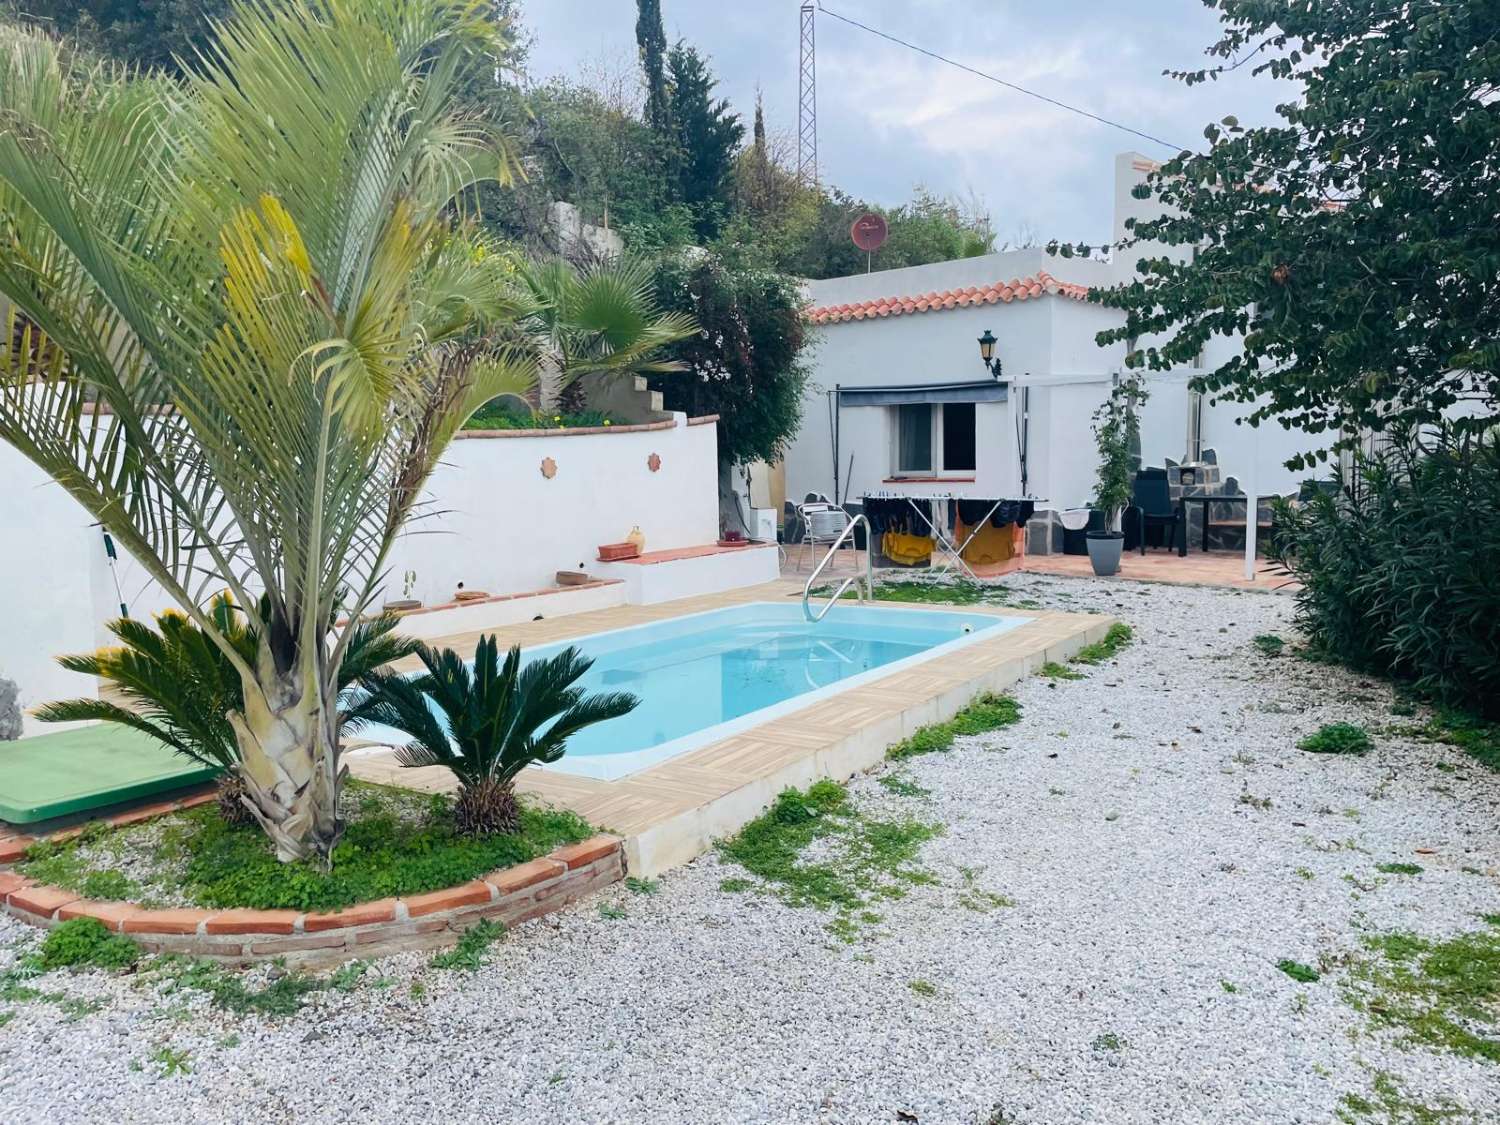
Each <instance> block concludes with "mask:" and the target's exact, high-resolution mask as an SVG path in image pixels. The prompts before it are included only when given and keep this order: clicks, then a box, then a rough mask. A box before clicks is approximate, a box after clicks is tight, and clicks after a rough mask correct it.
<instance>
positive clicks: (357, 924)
mask: <svg viewBox="0 0 1500 1125" xmlns="http://www.w3.org/2000/svg"><path fill="white" fill-rule="evenodd" d="M624 876H625V850H624V841H622V840H621V839H620V838H619V837H617V836H608V835H599V836H594V837H592V838H590V839H588V840H584V841H583V842H582V843H578V844H569V845H567V846H565V847H561V848H557V849H556V850H554V851H552V852H551V853H549V854H548V855H545V856H542V857H541V858H539V859H533V860H530V861H529V862H527V863H522V864H518V865H517V866H515V867H508V868H505V869H503V870H500V871H493V872H491V873H490V874H488V875H485V876H483V877H481V878H479V879H473V880H471V881H469V882H467V883H463V884H461V885H460V886H457V887H448V888H447V889H445V890H440V891H430V892H428V893H426V894H419V895H407V896H405V897H402V898H385V899H380V900H379V901H377V902H362V903H359V904H357V905H355V906H350V907H347V908H346V909H344V910H339V911H334V912H331V913H315V912H303V911H297V910H247V909H230V910H203V909H198V908H192V909H179V910H147V909H145V908H144V907H141V906H137V905H136V904H135V903H129V902H94V901H91V900H89V899H85V898H81V897H80V896H78V895H76V894H74V893H73V892H72V891H65V890H62V889H61V888H60V887H52V886H47V885H45V884H41V883H34V882H32V881H31V880H30V879H27V878H25V877H24V876H21V875H17V874H15V873H14V872H9V871H5V872H0V902H3V904H4V910H5V912H6V913H7V914H9V915H11V916H12V917H14V918H19V919H20V920H22V921H24V922H29V923H31V924H32V925H34V926H41V927H51V926H54V925H56V924H57V923H59V922H66V921H68V920H69V919H71V918H95V919H97V920H98V921H100V922H102V923H104V925H105V926H106V927H107V928H108V929H109V930H110V931H112V932H114V933H122V934H126V935H128V936H129V937H131V938H133V939H134V940H135V941H136V942H137V943H138V944H139V945H140V946H141V948H142V949H144V950H145V951H146V952H148V953H184V954H188V955H190V956H193V957H209V958H213V959H214V960H217V961H224V962H228V963H232V964H246V963H250V962H254V961H258V960H266V959H270V958H275V957H285V958H287V959H289V960H297V959H312V958H316V959H319V960H348V959H350V958H353V957H356V956H358V957H370V956H379V955H381V954H384V953H394V952H397V951H398V950H401V949H407V948H411V947H412V945H414V944H429V945H431V944H440V943H442V941H443V937H442V934H443V932H444V931H447V932H448V933H451V934H454V935H456V934H458V933H460V932H462V931H463V930H466V929H468V928H469V927H470V926H472V925H473V924H474V923H476V922H478V921H479V920H480V919H482V918H490V919H493V920H495V921H498V922H503V923H504V924H505V925H507V926H510V925H515V924H516V923H518V922H523V921H525V920H526V919H528V918H536V917H539V916H540V915H543V914H548V913H550V912H552V911H554V910H556V909H558V908H559V907H562V906H565V905H567V904H568V903H570V902H573V901H575V900H577V899H579V898H582V897H583V896H584V895H587V894H590V893H592V892H594V891H596V890H599V889H600V888H602V887H607V886H609V885H610V884H611V883H616V882H618V881H619V880H620V879H622V878H624Z"/></svg>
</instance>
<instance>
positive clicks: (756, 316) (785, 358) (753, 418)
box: [652, 253, 807, 464]
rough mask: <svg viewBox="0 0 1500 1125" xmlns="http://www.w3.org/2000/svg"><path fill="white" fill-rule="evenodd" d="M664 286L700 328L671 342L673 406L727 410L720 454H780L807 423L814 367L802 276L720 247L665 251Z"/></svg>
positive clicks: (660, 280) (693, 411)
mask: <svg viewBox="0 0 1500 1125" xmlns="http://www.w3.org/2000/svg"><path fill="white" fill-rule="evenodd" d="M656 291H657V294H658V296H659V297H660V299H661V301H662V303H663V304H664V305H665V306H666V307H667V308H669V309H674V310H677V311H679V312H681V313H684V314H690V315H691V316H692V317H693V318H694V319H695V320H696V321H697V323H698V325H699V331H698V332H697V333H696V334H695V335H693V336H691V337H689V338H688V339H685V340H682V341H681V342H679V343H677V344H674V345H672V347H670V348H668V349H667V354H668V355H670V356H671V357H672V358H673V359H674V360H676V361H677V362H678V363H679V364H681V365H682V368H683V370H682V372H681V373H680V374H677V375H672V376H669V377H666V378H659V379H653V380H652V385H653V387H654V388H655V389H657V390H659V391H661V392H662V394H663V397H664V400H665V403H666V406H667V408H668V409H670V410H682V411H686V412H687V413H688V414H690V415H704V414H717V415H718V416H719V424H718V429H719V460H720V461H721V462H723V463H725V464H736V463H741V462H746V461H756V460H764V461H776V460H779V459H780V458H781V455H782V453H783V452H784V450H785V447H786V443H787V442H788V441H790V440H791V439H792V438H793V437H794V436H796V433H797V427H798V424H799V423H800V421H801V417H802V392H803V389H804V388H805V387H806V385H807V368H806V365H805V363H804V361H803V359H802V356H801V352H802V348H803V344H804V343H805V341H806V325H805V324H804V322H803V320H802V295H801V292H800V291H799V289H798V286H797V283H796V281H795V280H793V279H792V278H789V277H786V276H785V275H782V274H778V273H775V272H772V271H770V270H765V269H753V268H743V269H736V268H732V267H731V266H730V265H728V264H727V263H726V262H725V261H724V260H723V259H722V258H721V257H719V256H717V255H712V254H701V253H698V254H694V253H678V254H671V255H667V256H665V257H664V258H663V259H662V261H661V262H660V264H659V265H658V266H657V270H656Z"/></svg>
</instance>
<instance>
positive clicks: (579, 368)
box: [520, 258, 698, 411]
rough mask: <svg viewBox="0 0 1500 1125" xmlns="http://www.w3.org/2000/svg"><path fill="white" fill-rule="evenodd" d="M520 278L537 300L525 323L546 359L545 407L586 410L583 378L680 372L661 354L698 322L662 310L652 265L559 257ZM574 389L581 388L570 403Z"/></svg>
mask: <svg viewBox="0 0 1500 1125" xmlns="http://www.w3.org/2000/svg"><path fill="white" fill-rule="evenodd" d="M520 276H521V281H522V284H523V285H524V286H525V288H526V290H527V291H528V293H529V295H530V297H531V304H530V308H529V309H528V311H527V313H526V316H525V318H524V320H523V322H522V327H523V329H524V330H525V331H526V332H527V334H528V335H529V337H530V341H529V343H530V348H531V350H533V351H534V352H535V353H536V354H537V355H538V356H540V357H541V380H540V381H541V396H542V405H543V406H545V407H547V408H549V409H550V408H552V407H553V406H557V405H561V406H562V407H563V408H564V409H566V410H568V411H577V410H580V409H582V407H583V405H584V404H583V400H582V394H581V392H582V384H581V382H580V380H582V379H583V378H584V377H585V376H590V375H603V376H610V377H613V376H621V375H643V374H647V373H650V372H664V371H678V370H681V365H680V364H679V363H678V362H676V361H675V360H672V359H670V358H662V357H661V356H660V355H659V354H658V353H660V352H661V351H662V349H663V348H665V347H666V346H667V345H669V344H671V343H673V342H674V341H677V340H682V339H684V338H686V337H687V336H690V335H691V334H692V333H693V332H695V331H696V330H697V327H698V326H697V324H696V322H695V321H694V320H693V318H692V316H691V315H689V314H687V313H684V312H680V311H676V310H668V311H662V310H661V309H660V308H659V307H658V304H657V299H656V296H655V293H654V292H653V289H652V278H651V270H650V268H649V267H648V266H647V265H645V264H643V263H640V262H620V261H609V262H603V263H597V264H594V265H589V266H584V267H582V268H580V267H577V266H574V265H572V264H570V263H568V262H565V261H563V260H562V259H560V258H554V259H551V260H549V261H545V262H537V263H525V264H523V265H522V266H521V270H520ZM572 391H577V392H579V393H578V396H577V397H576V398H575V399H573V400H571V401H570V400H569V399H568V398H567V396H568V394H569V393H570V392H572Z"/></svg>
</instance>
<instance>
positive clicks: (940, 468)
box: [886, 402, 979, 480]
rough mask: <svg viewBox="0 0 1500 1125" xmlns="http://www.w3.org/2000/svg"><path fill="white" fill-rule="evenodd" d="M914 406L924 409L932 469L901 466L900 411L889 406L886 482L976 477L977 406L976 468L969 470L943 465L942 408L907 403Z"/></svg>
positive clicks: (976, 446)
mask: <svg viewBox="0 0 1500 1125" xmlns="http://www.w3.org/2000/svg"><path fill="white" fill-rule="evenodd" d="M908 405H913V406H926V407H927V412H928V414H927V416H928V422H929V424H930V426H931V428H932V432H931V436H930V440H931V443H932V446H931V448H932V468H930V469H912V468H907V467H906V466H904V465H902V464H901V407H900V406H899V405H897V406H890V407H887V408H886V409H887V410H888V411H890V413H889V414H888V415H887V417H889V419H890V465H891V473H890V476H889V477H888V478H887V479H888V480H910V479H913V478H923V477H940V478H942V477H952V478H955V479H958V480H971V479H973V478H974V477H975V476H977V474H978V465H977V461H978V459H979V411H978V405H979V404H977V403H976V404H975V405H976V409H975V411H974V458H975V461H976V465H975V467H974V468H972V469H952V470H949V469H946V468H945V467H944V464H943V454H944V452H945V450H944V448H943V404H942V403H941V402H929V403H910V404H908Z"/></svg>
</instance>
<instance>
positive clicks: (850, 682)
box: [362, 601, 1025, 779]
mask: <svg viewBox="0 0 1500 1125" xmlns="http://www.w3.org/2000/svg"><path fill="white" fill-rule="evenodd" d="M1024 622H1025V619H1024V618H1004V617H993V616H990V615H987V614H978V613H965V612H963V611H955V610H919V609H892V608H886V607H876V606H858V605H844V604H840V605H836V606H835V607H834V608H833V609H832V610H831V611H830V612H829V613H828V615H827V616H826V617H825V618H824V619H823V620H822V621H821V622H818V623H810V622H808V621H806V620H805V619H804V618H803V614H802V607H801V604H800V603H799V602H795V601H791V602H787V603H771V602H753V603H750V604H748V605H743V606H734V607H732V608H728V609H720V610H713V611H710V612H707V613H699V614H692V615H689V616H686V617H676V618H672V619H671V620H669V621H660V622H654V623H652V624H649V625H640V626H636V627H634V628H629V629H618V630H614V631H611V632H607V633H595V634H592V635H590V636H586V637H580V638H577V639H575V640H572V641H569V642H566V643H564V644H553V645H546V646H542V647H538V648H535V649H530V650H527V651H526V653H525V656H526V657H528V658H536V657H545V656H551V655H553V654H554V653H556V652H558V651H560V650H561V649H562V648H564V647H566V645H567V644H573V645H576V646H577V647H578V648H579V649H581V650H582V651H583V653H584V654H585V655H587V656H590V657H592V658H593V659H594V666H593V667H592V668H591V669H589V672H588V674H587V675H586V676H585V677H584V678H583V680H582V685H583V686H584V687H586V688H588V689H589V690H591V691H628V692H631V693H632V694H634V695H636V696H639V697H640V700H641V703H640V706H638V707H637V708H636V709H635V710H634V711H632V712H631V713H630V714H628V715H626V716H624V717H623V718H619V719H613V720H610V721H609V722H605V723H600V724H598V725H597V726H593V727H589V728H588V729H587V730H584V731H583V732H581V733H579V734H577V735H574V736H573V738H571V739H569V741H568V752H567V755H566V756H565V757H564V758H563V759H562V760H561V761H560V762H558V763H556V764H555V765H552V766H549V767H546V768H548V769H555V770H559V771H562V772H565V773H575V774H583V775H586V776H589V777H597V778H604V779H613V778H618V777H623V776H625V775H627V774H630V773H633V772H635V771H636V770H639V769H643V768H645V767H646V766H649V765H652V764H655V763H656V762H660V761H663V760H665V759H667V758H670V757H672V756H674V755H676V754H681V753H684V752H686V751H688V750H694V749H697V748H698V747H700V746H706V745H708V744H709V743H710V742H714V741H717V740H718V739H721V738H725V737H728V736H729V735H731V734H734V733H736V732H737V731H740V730H744V729H746V728H748V727H751V726H755V725H758V724H759V723H763V722H766V721H767V720H769V719H772V718H775V717H776V716H777V715H780V714H785V713H788V712H791V711H794V710H797V709H799V708H802V707H805V706H807V705H808V704H809V703H811V702H814V701H815V700H817V699H819V698H823V697H825V696H827V695H831V694H833V693H834V692H836V691H840V690H843V689H845V688H847V687H851V686H854V685H855V684H857V683H860V682H863V681H866V680H869V679H873V678H875V677H877V676H880V675H885V674H887V673H889V672H891V671H894V670H895V669H896V667H897V666H905V665H908V664H911V663H915V662H917V661H920V660H925V659H929V658H930V657H932V656H933V655H936V654H937V653H939V652H945V651H949V650H951V649H953V648H957V647H959V646H961V645H964V644H968V643H972V642H973V641H975V640H978V639H980V638H981V637H987V636H994V635H995V634H996V633H999V632H1003V631H1005V630H1007V629H1012V628H1015V627H1016V626H1018V625H1021V624H1023V623H1024ZM385 733H388V734H389V736H390V738H389V739H387V738H382V737H381V735H382V732H377V731H367V732H364V733H363V734H362V737H365V738H369V739H371V740H373V741H387V740H392V741H399V739H400V735H398V734H396V733H395V732H385Z"/></svg>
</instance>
